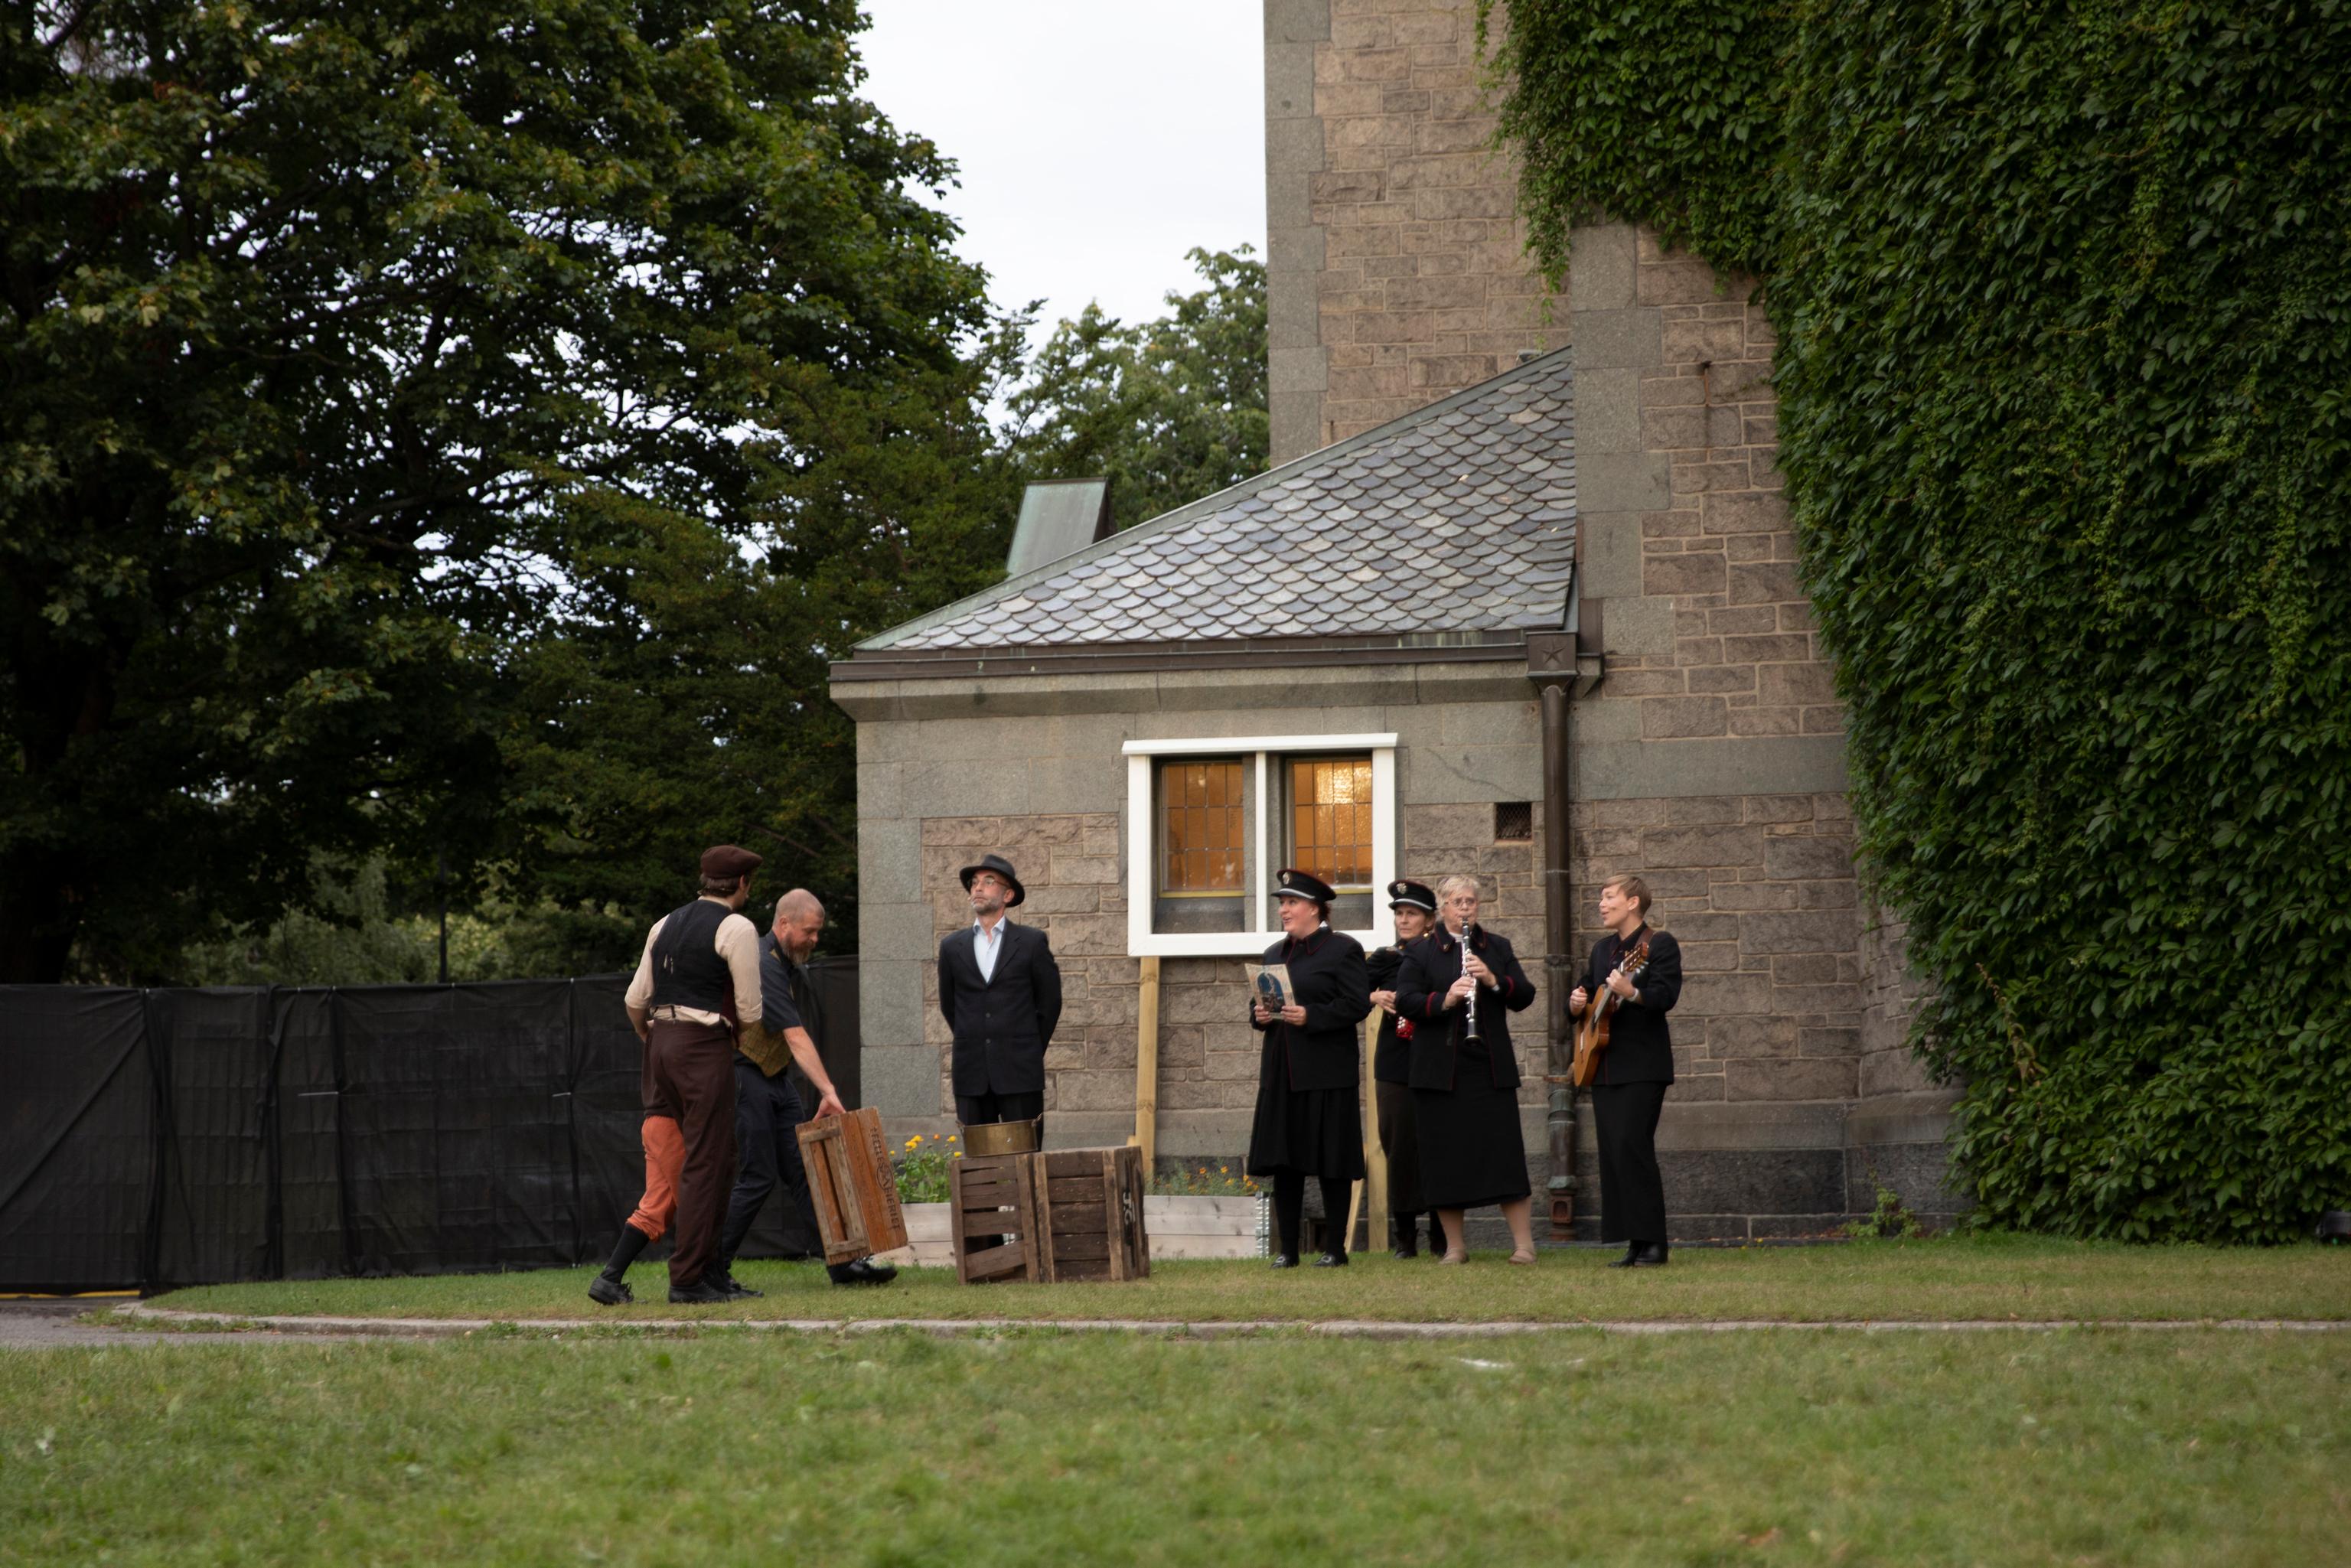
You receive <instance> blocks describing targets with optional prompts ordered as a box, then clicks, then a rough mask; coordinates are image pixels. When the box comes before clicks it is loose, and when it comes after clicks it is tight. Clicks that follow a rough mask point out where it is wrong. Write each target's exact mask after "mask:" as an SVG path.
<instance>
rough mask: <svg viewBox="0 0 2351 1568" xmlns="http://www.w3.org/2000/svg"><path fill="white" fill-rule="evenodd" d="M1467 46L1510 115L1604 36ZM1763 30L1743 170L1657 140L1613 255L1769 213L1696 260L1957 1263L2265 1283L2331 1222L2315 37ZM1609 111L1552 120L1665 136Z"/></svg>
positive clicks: (2335, 915)
mask: <svg viewBox="0 0 2351 1568" xmlns="http://www.w3.org/2000/svg"><path fill="white" fill-rule="evenodd" d="M1684 9H1687V8H1684ZM1512 15H1513V17H1514V19H1518V18H1521V17H1523V18H1525V19H1526V21H1525V26H1528V27H1529V28H1530V29H1540V30H1539V31H1537V30H1529V31H1526V32H1523V33H1522V34H1521V35H1520V37H1518V38H1517V39H1515V40H1514V41H1513V42H1512V43H1511V44H1510V47H1509V51H1508V63H1510V64H1511V65H1513V66H1514V67H1515V68H1517V69H1518V70H1519V71H1520V73H1521V75H1522V77H1523V78H1526V79H1528V80H1540V79H1543V78H1549V77H1552V76H1553V75H1555V74H1557V73H1561V72H1573V71H1574V70H1576V69H1577V68H1578V64H1577V62H1578V57H1579V56H1580V55H1581V54H1582V53H1583V52H1585V51H1588V50H1590V49H1592V48H1594V47H1597V46H1596V44H1595V43H1594V42H1593V40H1595V39H1596V38H1598V37H1599V36H1600V32H1599V29H1597V28H1596V27H1594V26H1590V25H1588V24H1589V23H1591V22H1592V21H1593V20H1594V19H1599V18H1602V17H1603V16H1604V13H1603V11H1602V8H1600V7H1597V6H1593V5H1550V6H1540V5H1538V6H1531V7H1523V6H1521V7H1513V12H1512ZM1750 15H1763V14H1762V13H1751V14H1750ZM1765 19H1766V24H1767V26H1766V31H1767V32H1768V31H1769V30H1770V27H1771V26H1777V27H1778V29H1779V32H1778V35H1777V38H1778V41H1777V43H1776V44H1775V45H1774V46H1773V47H1770V48H1767V49H1762V50H1759V51H1756V52H1755V53H1753V54H1752V55H1751V56H1749V57H1744V59H1745V64H1744V68H1743V69H1742V71H1741V73H1740V77H1739V78H1738V79H1739V82H1740V83H1741V84H1743V85H1740V86H1738V87H1737V88H1736V89H1735V90H1736V91H1738V92H1740V93H1743V94H1745V95H1748V96H1749V97H1752V98H1755V99H1759V100H1764V101H1770V102H1772V103H1774V104H1778V105H1781V106H1782V119H1781V120H1779V122H1778V124H1777V126H1776V128H1775V129H1773V130H1771V131H1767V132H1764V133H1761V134H1750V135H1749V136H1748V137H1747V139H1746V140H1745V141H1740V142H1735V143H1734V142H1729V141H1716V142H1715V143H1714V144H1713V145H1712V146H1711V148H1710V149H1709V148H1708V145H1707V143H1706V137H1707V136H1708V134H1710V132H1709V131H1708V129H1707V128H1708V125H1709V124H1713V123H1716V122H1714V121H1701V120H1695V119H1689V118H1687V117H1685V120H1684V123H1687V124H1688V125H1689V126H1690V127H1691V131H1690V135H1689V136H1688V137H1687V138H1684V139H1682V140H1680V141H1677V142H1675V143H1674V148H1675V151H1674V152H1673V155H1672V157H1670V158H1659V159H1658V160H1656V162H1655V164H1654V166H1653V168H1652V170H1651V172H1650V173H1649V175H1648V176H1646V178H1647V179H1648V181H1649V187H1648V188H1649V191H1650V199H1652V200H1655V201H1656V202H1658V203H1659V204H1660V205H1659V207H1658V208H1657V209H1656V212H1654V213H1653V212H1651V211H1649V210H1644V209H1640V208H1633V209H1630V210H1628V209H1626V208H1625V207H1623V206H1619V207H1617V208H1616V209H1615V210H1616V211H1618V212H1619V213H1621V214H1623V215H1626V216H1631V217H1635V218H1639V219H1642V220H1644V221H1652V220H1653V219H1654V220H1656V221H1662V222H1666V223H1667V224H1668V225H1672V224H1674V223H1676V222H1677V223H1678V228H1679V232H1681V233H1683V234H1686V235H1690V236H1691V237H1692V238H1693V239H1694V240H1695V241H1696V242H1697V243H1698V245H1699V246H1701V247H1703V246H1704V245H1705V243H1706V240H1707V236H1708V231H1707V227H1706V225H1705V224H1704V223H1702V222H1699V221H1697V219H1696V218H1695V217H1694V216H1693V214H1704V213H1706V212H1709V211H1712V212H1722V211H1729V210H1731V208H1732V203H1731V201H1730V199H1729V196H1728V195H1718V196H1715V197H1712V198H1709V199H1706V200H1700V199H1698V198H1697V197H1695V196H1692V195H1689V194H1687V191H1688V190H1689V189H1690V188H1691V186H1692V185H1693V184H1695V185H1697V186H1699V187H1703V186H1704V184H1705V183H1707V182H1708V181H1713V180H1718V179H1719V180H1738V181H1746V182H1757V183H1760V186H1761V189H1763V190H1765V191H1766V192H1768V193H1769V202H1768V214H1767V215H1766V217H1765V218H1764V220H1763V226H1762V230H1761V237H1760V238H1758V239H1756V240H1755V241H1754V242H1753V246H1752V249H1751V251H1750V253H1749V254H1747V255H1744V256H1730V257H1729V258H1728V259H1730V260H1732V261H1740V262H1747V263H1754V264H1761V265H1762V266H1763V267H1765V268H1766V272H1767V287H1768V290H1769V298H1770V299H1771V308H1772V314H1773V316H1774V319H1775V321H1776V322H1777V324H1778V326H1779V329H1780V331H1781V335H1782V350H1781V356H1780V360H1779V368H1778V372H1777V377H1776V380H1777V383H1778V387H1779V391H1780V394H1781V398H1782V420H1781V430H1782V453H1781V461H1782V465H1783V466H1784V467H1785V469H1786V470H1787V473H1788V476H1789V484H1790V490H1791V495H1792V499H1793V502H1794V506H1795V511H1796V516H1797V519H1798V526H1799V528H1800V530H1801V535H1802V543H1803V549H1804V558H1805V559H1804V564H1805V572H1806V579H1807V583H1808V586H1809V587H1810V589H1811V591H1812V592H1813V597H1814V601H1815V603H1816V606H1817V608H1818V611H1819V613H1820V619H1821V624H1822V627H1823V631H1824V632H1825V633H1826V635H1827V636H1828V638H1829V640H1830V642H1831V644H1832V646H1833V647H1834V651H1835V653H1836V654H1837V656H1838V659H1839V661H1840V666H1841V676H1840V679H1841V684H1842V686H1843V689H1844V695H1845V697H1846V700H1847V702H1848V703H1849V705H1850V720H1849V723H1850V737H1851V756H1852V773H1853V777H1854V779H1855V808H1856V816H1857V818H1858V819H1859V823H1860V827H1861V834H1862V839H1861V842H1862V847H1863V849H1864V850H1865V853H1866V855H1867V857H1868V859H1869V860H1870V862H1872V864H1873V865H1874V867H1875V868H1876V876H1877V878H1878V881H1879V883H1880V887H1881V891H1882V893H1883V894H1884V895H1885V896H1886V898H1887V899H1888V900H1889V901H1890V902H1892V903H1893V904H1896V905H1897V906H1898V907H1900V908H1901V909H1902V910H1903V911H1905V912H1906V913H1907V915H1908V916H1909V918H1910V921H1911V940H1912V955H1913V957H1914V960H1915V961H1916V962H1917V963H1918V965H1919V966H1920V967H1921V968H1922V970H1923V971H1924V972H1925V973H1926V974H1927V975H1928V977H1930V978H1931V979H1932V980H1933V981H1934V982H1935V983H1936V998H1935V1000H1934V1001H1933V1003H1932V1004H1931V1006H1930V1007H1929V1008H1928V1010H1927V1011H1926V1013H1925V1014H1924V1015H1923V1017H1922V1019H1921V1026H1922V1030H1923V1031H1924V1035H1923V1038H1925V1039H1926V1040H1928V1041H1929V1042H1930V1045H1929V1050H1930V1052H1931V1054H1932V1056H1933V1058H1934V1060H1935V1061H1936V1062H1937V1064H1938V1066H1939V1067H1941V1068H1943V1069H1945V1070H1947V1071H1950V1072H1952V1073H1954V1074H1955V1075H1957V1076H1958V1077H1959V1080H1960V1081H1961V1082H1964V1084H1965V1086H1966V1098H1965V1102H1964V1104H1963V1106H1962V1124H1961V1131H1960V1133H1959V1155H1960V1156H1961V1157H1962V1158H1963V1160H1964V1161H1965V1162H1966V1164H1967V1165H1968V1166H1969V1167H1970V1172H1971V1175H1972V1176H1973V1179H1974V1182H1975V1186H1976V1191H1977V1194H1978V1197H1979V1198H1980V1202H1981V1204H1982V1206H1983V1208H1984V1211H1985V1213H1986V1215H1987V1217H1988V1218H1991V1219H1993V1220H1995V1221H1999V1222H2002V1223H2009V1224H2015V1225H2021V1226H2027V1227H2032V1228H2045V1229H2051V1230H2056V1231H2061V1232H2066V1233H2078V1234H2095V1235H2112V1236H2128V1237H2148V1238H2216V1239H2249V1240H2273V1239H2285V1238H2288V1237H2290V1236H2293V1235H2294V1234H2296V1233H2297V1232H2300V1231H2302V1230H2303V1229H2304V1227H2305V1226H2306V1225H2307V1224H2308V1222H2309V1220H2310V1218H2311V1217H2312V1215H2313V1213H2314V1211H2315V1210H2317V1209H2319V1208H2321V1207H2329V1206H2337V1205H2344V1204H2346V1203H2351V1025H2347V1024H2346V1018H2351V610H2346V606H2351V547H2347V546H2346V505H2351V419H2346V402H2347V401H2351V204H2346V192H2351V136H2346V126H2345V119H2344V114H2345V110H2346V106H2351V10H2346V6H2345V5H2339V4H2327V5H2266V6H2248V5H2239V6H2234V7H2231V8H2229V9H2228V10H2227V11H2225V12H2223V11H2222V10H2220V9H2219V8H2217V7H2210V6H2198V5H2166V6H2155V5H2137V6H2134V5H2106V6H2096V5H2070V6H2067V5H2022V4H2017V5H1970V4H1947V5H1925V4H1907V3H1894V4H1889V3H1886V0H1876V3H1872V4H1866V5H1865V4H1858V3H1851V4H1834V5H1829V4H1823V5H1809V6H1805V7H1802V9H1801V10H1799V11H1798V12H1796V13H1794V14H1792V15H1791V16H1785V17H1784V18H1782V19H1781V20H1779V21H1778V22H1776V23H1772V22H1771V19H1770V18H1769V17H1768V16H1766V18H1765ZM1689 20H1690V23H1691V25H1692V26H1698V27H1704V26H1709V25H1710V24H1708V22H1707V21H1706V19H1705V18H1703V17H1699V16H1691V17H1690V18H1689ZM1725 58H1726V59H1738V58H1741V57H1740V56H1738V55H1737V53H1736V51H1733V52H1732V53H1731V54H1730V55H1727V56H1725ZM1605 64H1606V66H1607V68H1609V69H1612V70H1616V71H1618V72H1619V73H1620V74H1621V73H1622V72H1623V64H1622V61H1621V60H1618V59H1616V58H1614V57H1613V56H1612V57H1610V58H1609V59H1608V60H1607V61H1606V62H1605ZM1774 75H1776V76H1777V77H1778V78H1779V79H1778V80H1777V81H1776V83H1775V82H1772V81H1770V80H1769V79H1767V78H1771V77H1773V76H1774ZM1649 79H1651V80H1652V81H1655V82H1656V83H1658V84H1659V88H1658V91H1656V92H1652V93H1651V94H1650V95H1648V97H1647V99H1645V100H1643V101H1641V102H1639V103H1635V102H1634V101H1633V100H1631V99H1626V98H1624V97H1621V96H1620V97H1615V98H1611V99H1599V98H1595V97H1593V96H1591V95H1585V96H1583V97H1582V98H1579V99H1574V101H1575V103H1576V104H1577V105H1578V106H1579V107H1578V109H1577V112H1578V113H1580V114H1583V115H1585V116H1587V117H1588V118H1589V119H1590V120H1592V121H1593V124H1594V126H1595V127H1596V128H1597V129H1598V130H1599V131H1601V132H1604V134H1606V135H1611V136H1616V137H1618V139H1619V140H1620V141H1621V140H1623V138H1624V134H1625V133H1624V131H1623V127H1622V124H1621V121H1622V120H1624V119H1625V118H1626V117H1637V118H1639V119H1640V120H1642V121H1643V122H1644V123H1645V124H1649V125H1652V126H1654V125H1655V124H1657V123H1671V122H1673V120H1674V118H1675V114H1676V111H1677V95H1676V93H1675V90H1674V89H1673V86H1672V80H1671V78H1670V77H1669V76H1667V75H1665V74H1662V73H1661V74H1658V75H1655V76H1652V77H1651V78H1649ZM1661 94H1662V96H1664V98H1665V99H1667V101H1665V102H1663V103H1660V102H1659V101H1658V99H1659V97H1660V95H1661ZM1517 99H1518V101H1519V103H1520V105H1521V107H1522V109H1525V108H1530V107H1531V106H1534V105H1537V104H1539V103H1542V102H1556V101H1559V100H1560V99H1562V93H1561V92H1559V91H1558V90H1557V89H1550V90H1548V92H1547V95H1538V94H1537V93H1535V92H1534V91H1533V90H1532V89H1525V88H1521V89H1518V92H1517ZM1577 131H1578V128H1577V127H1576V126H1575V125H1573V124H1567V125H1562V126H1559V127H1556V128H1554V131H1553V136H1554V140H1555V141H1561V142H1564V141H1573V140H1574V139H1575V137H1576V134H1577ZM1550 172H1551V173H1552V174H1554V175H1555V174H1557V172H1559V165H1558V164H1557V163H1556V162H1554V164H1552V166H1551V168H1550ZM1530 178H1531V183H1530V186H1529V191H1530V195H1531V199H1534V200H1539V201H1541V203H1543V204H1545V205H1546V206H1550V205H1557V204H1570V203H1573V202H1575V201H1578V200H1581V201H1582V202H1583V203H1585V204H1596V203H1598V202H1599V201H1600V200H1601V199H1602V198H1604V197H1610V196H1613V197H1614V199H1616V200H1618V201H1620V202H1621V201H1623V200H1624V199H1625V194H1624V193H1625V192H1627V191H1630V192H1632V193H1636V194H1637V193H1639V192H1640V191H1641V190H1642V189H1643V187H1642V186H1641V185H1640V184H1639V183H1632V184H1629V185H1628V184H1623V183H1620V184H1619V185H1618V186H1617V187H1616V188H1615V189H1614V190H1610V189H1604V188H1601V187H1599V186H1597V185H1593V186H1591V187H1589V188H1584V187H1580V186H1577V185H1575V184H1574V183H1573V182H1570V183H1560V182H1558V181H1557V180H1554V181H1553V182H1552V183H1551V184H1549V185H1546V184H1544V183H1542V176H1541V174H1540V173H1531V176H1530ZM1677 214H1678V216H1677Z"/></svg>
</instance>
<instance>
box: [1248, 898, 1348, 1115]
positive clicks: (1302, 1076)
mask: <svg viewBox="0 0 2351 1568" xmlns="http://www.w3.org/2000/svg"><path fill="white" fill-rule="evenodd" d="M1260 962H1262V963H1267V964H1285V965H1288V966H1289V967H1290V991H1291V993H1292V994H1291V996H1290V1000H1291V1001H1293V1002H1296V1003H1298V1004H1299V1005H1300V1006H1301V1007H1303V1008H1304V1009H1306V1022H1305V1023H1304V1024H1303V1025H1292V1024H1286V1023H1271V1024H1262V1023H1259V1022H1258V1021H1257V1011H1256V1009H1255V1008H1251V1009H1250V1010H1249V1027H1250V1028H1251V1029H1254V1030H1257V1031H1258V1032H1259V1034H1262V1035H1263V1036H1265V1043H1264V1045H1263V1047H1262V1048H1261V1049H1260V1051H1259V1053H1258V1069H1257V1070H1258V1081H1259V1082H1261V1083H1271V1084H1276V1085H1279V1086H1280V1087H1281V1088H1284V1089H1290V1090H1298V1089H1353V1088H1355V1087H1356V1086H1357V1085H1359V1084H1360V1083H1362V1082H1363V1077H1364V1073H1363V1054H1364V1051H1363V1042H1362V1040H1361V1039H1360V1038H1359V1037H1358V1036H1357V1034H1356V1032H1355V1030H1356V1026H1357V1025H1359V1024H1361V1023H1362V1022H1363V1021H1364V1014H1366V1013H1368V1012H1370V1011H1371V1010H1372V982H1371V976H1370V974H1369V973H1368V971H1366V970H1365V968H1364V948H1363V944H1361V943H1360V942H1357V941H1356V940H1355V939H1354V938H1353V936H1348V935H1347V934H1346V933H1345V932H1343V931H1333V930H1332V929H1331V928H1330V927H1329V926H1327V925H1326V926H1324V927H1323V928H1322V930H1320V931H1317V932H1316V933H1315V934H1314V935H1313V936H1309V937H1306V938H1304V939H1303V940H1297V939H1293V938H1291V937H1288V936H1285V937H1283V938H1282V939H1281V940H1280V941H1279V942H1277V943H1275V944H1274V945H1273V946H1270V947H1268V948H1267V949H1266V950H1265V956H1264V958H1263V959H1261V960H1260ZM1251 999H1252V1000H1254V999H1255V998H1251Z"/></svg>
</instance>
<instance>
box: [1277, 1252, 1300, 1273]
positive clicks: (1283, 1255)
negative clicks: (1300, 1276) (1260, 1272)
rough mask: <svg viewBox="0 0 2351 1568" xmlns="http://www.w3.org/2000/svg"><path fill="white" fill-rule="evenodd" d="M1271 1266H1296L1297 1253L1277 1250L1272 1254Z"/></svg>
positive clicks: (1289, 1267) (1280, 1267)
mask: <svg viewBox="0 0 2351 1568" xmlns="http://www.w3.org/2000/svg"><path fill="white" fill-rule="evenodd" d="M1273 1266H1274V1267H1275V1268H1277V1269H1295V1268H1297V1267H1298V1254H1297V1253H1295V1252H1277V1253H1275V1254H1274V1255H1273Z"/></svg>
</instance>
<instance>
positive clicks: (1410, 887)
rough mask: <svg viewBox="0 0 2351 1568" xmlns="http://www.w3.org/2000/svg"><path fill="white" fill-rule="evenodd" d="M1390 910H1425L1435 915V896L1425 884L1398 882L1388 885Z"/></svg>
mask: <svg viewBox="0 0 2351 1568" xmlns="http://www.w3.org/2000/svg"><path fill="white" fill-rule="evenodd" d="M1388 907H1389V908H1390V909H1426V911H1428V913H1430V914H1431V915H1434V914H1436V913H1437V894H1435V893H1434V892H1432V891H1431V890H1430V889H1429V887H1428V885H1427V884H1426V883H1418V882H1405V881H1402V880H1400V879H1399V880H1398V881H1395V882H1392V883H1388Z"/></svg>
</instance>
